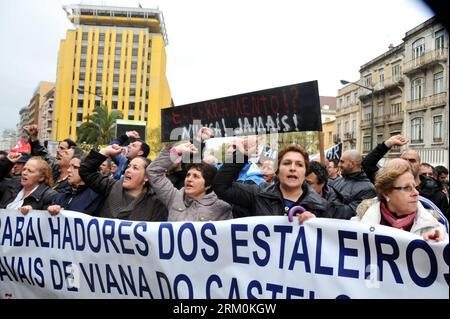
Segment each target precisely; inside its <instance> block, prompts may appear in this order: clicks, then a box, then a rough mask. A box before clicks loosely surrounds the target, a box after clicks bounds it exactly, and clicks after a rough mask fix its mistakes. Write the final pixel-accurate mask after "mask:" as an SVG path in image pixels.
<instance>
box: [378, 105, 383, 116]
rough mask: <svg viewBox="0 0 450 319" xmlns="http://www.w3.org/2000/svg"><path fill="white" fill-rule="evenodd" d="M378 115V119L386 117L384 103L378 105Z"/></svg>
mask: <svg viewBox="0 0 450 319" xmlns="http://www.w3.org/2000/svg"><path fill="white" fill-rule="evenodd" d="M377 111H378V114H377V116H378V117H382V116H384V103H379V104H378V110H377Z"/></svg>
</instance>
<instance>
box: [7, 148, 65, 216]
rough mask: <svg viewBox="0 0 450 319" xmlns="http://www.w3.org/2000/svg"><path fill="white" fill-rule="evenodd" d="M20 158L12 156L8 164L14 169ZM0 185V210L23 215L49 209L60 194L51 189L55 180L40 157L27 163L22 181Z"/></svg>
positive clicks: (16, 154) (15, 155) (17, 155)
mask: <svg viewBox="0 0 450 319" xmlns="http://www.w3.org/2000/svg"><path fill="white" fill-rule="evenodd" d="M20 157H21V155H20V154H19V153H13V154H11V156H9V158H8V159H7V161H8V162H9V163H7V164H8V165H9V166H10V167H12V166H13V165H14V163H15V162H16V161H18V160H19V158H20ZM2 177H3V176H0V178H2ZM0 184H1V185H0V194H1V199H0V208H11V209H19V210H20V211H21V212H22V213H23V214H28V212H29V211H31V210H32V209H38V210H43V209H47V207H48V206H49V205H50V204H51V203H52V200H53V198H54V197H55V196H56V195H57V194H58V193H57V192H56V191H54V190H53V189H51V186H52V185H53V178H52V171H51V169H50V166H49V165H48V163H47V162H46V161H44V160H43V159H42V158H40V157H32V158H31V159H29V160H28V161H27V162H26V164H25V166H24V168H23V170H22V175H21V178H20V181H18V180H17V182H14V181H13V182H12V183H9V184H7V185H6V184H5V182H2V183H0Z"/></svg>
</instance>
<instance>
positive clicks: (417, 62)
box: [403, 48, 448, 75]
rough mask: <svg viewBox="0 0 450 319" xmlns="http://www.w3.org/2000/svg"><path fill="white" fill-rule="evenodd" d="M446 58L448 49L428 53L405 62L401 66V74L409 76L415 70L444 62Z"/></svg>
mask: <svg viewBox="0 0 450 319" xmlns="http://www.w3.org/2000/svg"><path fill="white" fill-rule="evenodd" d="M447 58H448V48H442V49H437V50H432V51H428V52H426V53H425V54H423V55H421V56H420V57H417V58H416V59H413V60H411V61H408V62H406V63H405V64H404V65H403V73H404V74H406V75H409V74H411V73H413V72H414V71H416V70H421V69H424V68H426V67H428V66H431V65H434V64H437V63H438V62H440V61H442V62H445V61H446V60H447Z"/></svg>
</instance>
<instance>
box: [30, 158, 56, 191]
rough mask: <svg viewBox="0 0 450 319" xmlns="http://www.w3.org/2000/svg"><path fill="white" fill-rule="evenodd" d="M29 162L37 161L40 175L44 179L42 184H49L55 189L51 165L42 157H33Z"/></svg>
mask: <svg viewBox="0 0 450 319" xmlns="http://www.w3.org/2000/svg"><path fill="white" fill-rule="evenodd" d="M29 160H35V161H36V162H37V163H38V170H39V174H40V175H41V177H42V178H43V179H44V180H43V181H42V183H44V184H47V185H48V186H50V187H53V185H54V184H55V182H54V181H53V177H52V169H51V167H50V165H48V163H47V162H46V161H45V160H44V159H43V158H42V157H39V156H33V157H32V158H30V159H29ZM42 183H40V184H42Z"/></svg>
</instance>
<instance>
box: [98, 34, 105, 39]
mask: <svg viewBox="0 0 450 319" xmlns="http://www.w3.org/2000/svg"><path fill="white" fill-rule="evenodd" d="M98 40H99V41H105V34H104V33H100V35H99V38H98Z"/></svg>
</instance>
